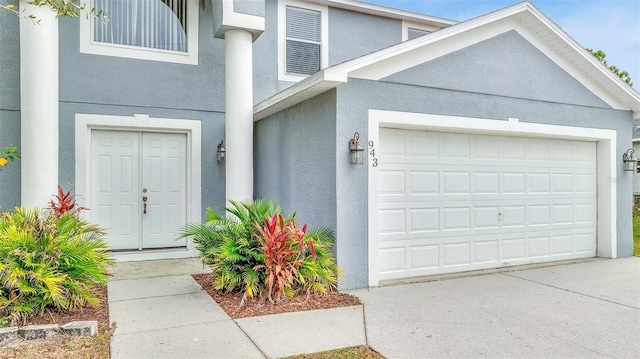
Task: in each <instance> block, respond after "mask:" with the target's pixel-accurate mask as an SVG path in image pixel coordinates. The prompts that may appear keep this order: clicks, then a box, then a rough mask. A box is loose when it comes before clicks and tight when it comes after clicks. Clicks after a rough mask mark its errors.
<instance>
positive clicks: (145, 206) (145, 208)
mask: <svg viewBox="0 0 640 359" xmlns="http://www.w3.org/2000/svg"><path fill="white" fill-rule="evenodd" d="M142 192H144V193H147V189H146V188H145V189H143V190H142ZM142 203H143V204H144V206H143V207H144V209H143V210H142V214H147V196H146V195H144V196H142Z"/></svg>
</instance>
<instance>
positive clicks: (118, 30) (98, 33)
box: [93, 0, 188, 52]
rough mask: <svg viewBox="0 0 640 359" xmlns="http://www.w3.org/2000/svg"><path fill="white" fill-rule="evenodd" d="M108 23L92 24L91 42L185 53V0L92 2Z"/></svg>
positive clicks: (95, 21)
mask: <svg viewBox="0 0 640 359" xmlns="http://www.w3.org/2000/svg"><path fill="white" fill-rule="evenodd" d="M94 6H95V9H96V11H99V10H103V11H104V12H105V13H106V15H107V17H108V19H109V20H108V21H101V20H99V19H95V20H94V29H93V30H94V31H93V40H94V41H98V42H106V43H111V44H119V45H128V46H137V47H147V48H152V49H160V50H170V51H180V52H186V51H187V35H188V34H187V31H186V29H187V21H188V19H187V0H95V1H94Z"/></svg>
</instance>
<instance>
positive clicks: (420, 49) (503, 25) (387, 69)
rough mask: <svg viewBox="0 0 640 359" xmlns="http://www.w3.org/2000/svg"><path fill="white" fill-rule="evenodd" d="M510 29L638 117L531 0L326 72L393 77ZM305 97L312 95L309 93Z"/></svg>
mask: <svg viewBox="0 0 640 359" xmlns="http://www.w3.org/2000/svg"><path fill="white" fill-rule="evenodd" d="M281 1H282V0H281ZM518 14H524V15H527V14H529V15H533V16H534V17H535V18H536V19H537V20H538V21H540V22H542V23H539V25H541V26H542V27H543V29H547V30H549V29H550V30H549V31H553V32H554V34H555V35H557V36H558V38H559V40H560V41H567V42H570V43H571V44H572V47H573V50H575V51H577V53H579V54H580V55H581V56H583V58H584V59H586V60H588V61H589V68H595V69H598V71H599V73H600V74H601V75H602V76H606V78H607V79H611V80H613V81H608V80H607V81H606V82H607V83H609V84H613V86H614V87H616V89H615V91H616V93H620V91H619V90H622V91H623V92H622V95H621V96H619V97H614V96H612V95H611V94H610V93H608V91H606V90H604V89H602V86H603V85H600V84H598V83H596V82H595V81H593V80H592V79H589V78H588V77H587V76H586V75H585V73H584V72H582V71H579V70H578V69H577V68H576V66H575V64H572V63H570V62H569V61H568V60H566V59H564V58H562V57H561V55H558V54H556V51H557V50H554V49H552V48H551V47H550V46H549V45H548V44H546V42H545V41H546V38H545V40H540V39H539V37H540V35H536V34H535V33H534V32H533V30H529V27H530V26H531V25H528V24H523V23H522V22H521V21H520V20H518V18H517V15H518ZM545 25H546V27H545ZM514 29H515V30H516V31H518V32H519V33H520V34H521V35H522V36H523V37H525V38H526V39H527V40H528V41H531V42H532V44H533V45H534V46H537V47H538V48H539V49H540V50H541V51H543V52H544V53H545V54H546V55H547V56H549V57H550V58H551V59H552V60H553V61H555V62H556V63H557V64H558V65H559V66H561V67H562V68H563V69H564V70H565V71H567V72H568V73H569V74H571V75H572V76H574V77H575V78H577V79H578V81H580V82H582V83H583V84H584V85H585V86H587V88H589V89H590V90H592V91H593V92H594V93H595V94H596V95H598V96H600V98H602V99H603V100H604V101H605V102H607V104H609V105H610V106H611V107H613V108H615V109H621V110H629V108H631V109H632V110H633V118H634V119H640V94H638V93H637V92H636V91H635V90H633V89H631V88H630V87H629V86H627V85H626V84H624V82H622V80H620V79H619V78H617V77H616V76H615V75H613V74H612V73H611V71H609V70H608V69H606V68H605V67H604V66H602V65H601V64H599V62H598V61H597V59H595V57H593V56H592V55H591V54H589V53H588V52H586V50H585V49H583V48H581V47H580V46H579V45H577V43H575V41H573V40H572V39H571V38H570V37H569V36H568V35H566V34H564V33H563V32H561V30H559V29H557V26H555V24H553V22H551V21H550V20H548V19H547V18H546V17H545V16H544V15H542V14H541V13H540V12H539V11H538V10H537V9H536V8H535V7H533V5H531V4H530V3H529V2H523V3H519V4H516V5H513V6H510V7H507V8H504V9H502V10H498V11H495V12H493V13H489V14H486V15H483V16H480V17H477V18H474V19H471V20H468V21H465V22H461V23H459V24H457V25H455V26H451V27H448V28H444V29H442V30H438V31H436V32H433V33H430V34H427V35H424V36H420V37H418V38H415V39H412V40H411V41H405V42H401V43H399V44H397V45H393V46H391V47H388V48H386V49H383V50H380V51H376V52H374V53H371V54H368V55H365V56H362V57H359V58H355V59H353V60H349V61H346V62H344V63H341V64H338V65H335V66H332V67H330V68H327V69H326V70H325V71H327V72H330V73H331V77H336V78H340V79H342V78H344V79H346V78H348V77H354V78H362V79H368V80H379V79H381V78H383V77H385V76H388V75H390V74H392V73H395V72H399V71H402V70H404V69H407V68H410V67H412V66H415V65H417V64H420V63H423V62H426V61H428V60H430V59H434V58H436V57H440V56H443V55H446V54H448V53H451V52H454V51H456V50H459V49H461V48H463V47H465V46H470V45H472V44H475V43H478V42H480V41H483V40H486V39H490V38H492V37H494V36H497V35H499V34H501V33H504V32H507V31H511V30H514ZM454 37H455V38H454ZM449 38H453V39H451V41H446V40H449ZM282 46H283V45H279V47H280V48H282ZM414 50H417V51H414ZM409 52H414V53H413V54H409V55H408V56H406V57H405V58H404V59H401V58H399V57H398V56H400V55H402V54H405V53H409ZM281 56H282V55H281ZM282 61H283V62H284V59H282ZM594 65H595V66H594ZM602 76H601V77H602ZM307 79H308V78H307ZM308 93H311V91H309V92H308ZM295 94H296V95H300V93H299V92H295ZM274 97H275V96H274ZM280 97H281V96H280ZM621 97H622V98H624V100H620V98H621ZM269 101H270V99H268V100H266V101H264V102H263V103H262V104H261V105H264V104H267V103H268V102H269ZM302 101H304V99H300V100H299V101H297V102H296V103H298V102H302ZM263 109H264V107H261V110H263Z"/></svg>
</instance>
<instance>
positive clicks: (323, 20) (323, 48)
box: [278, 0, 329, 82]
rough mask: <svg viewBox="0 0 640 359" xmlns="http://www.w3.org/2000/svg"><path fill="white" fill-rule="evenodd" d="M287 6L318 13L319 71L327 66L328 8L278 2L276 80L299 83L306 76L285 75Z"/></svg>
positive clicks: (288, 0) (286, 0)
mask: <svg viewBox="0 0 640 359" xmlns="http://www.w3.org/2000/svg"><path fill="white" fill-rule="evenodd" d="M287 6H295V7H299V8H302V9H309V10H315V11H318V12H320V27H321V29H320V30H321V33H320V37H321V39H320V43H321V45H320V69H324V68H326V67H327V66H329V7H327V6H326V5H319V4H313V3H309V2H306V1H302V0H278V80H280V81H289V82H300V81H302V80H304V79H306V78H308V76H300V75H291V74H287V73H286V72H287V67H286V59H287V53H286V52H287V41H286V37H287Z"/></svg>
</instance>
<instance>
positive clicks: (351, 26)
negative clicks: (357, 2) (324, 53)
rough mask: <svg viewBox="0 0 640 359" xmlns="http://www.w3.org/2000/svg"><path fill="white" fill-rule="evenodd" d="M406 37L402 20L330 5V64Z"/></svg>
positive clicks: (380, 47)
mask: <svg viewBox="0 0 640 359" xmlns="http://www.w3.org/2000/svg"><path fill="white" fill-rule="evenodd" d="M401 41H402V21H400V20H397V19H389V18H384V17H380V16H374V15H369V14H362V13H357V12H355V11H348V10H343V9H336V8H329V66H333V65H335V64H339V63H341V62H344V61H347V60H351V59H353V58H356V57H359V56H362V55H366V54H368V53H370V52H373V51H376V50H380V49H384V48H385V47H389V46H391V45H394V44H397V43H399V42H401Z"/></svg>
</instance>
